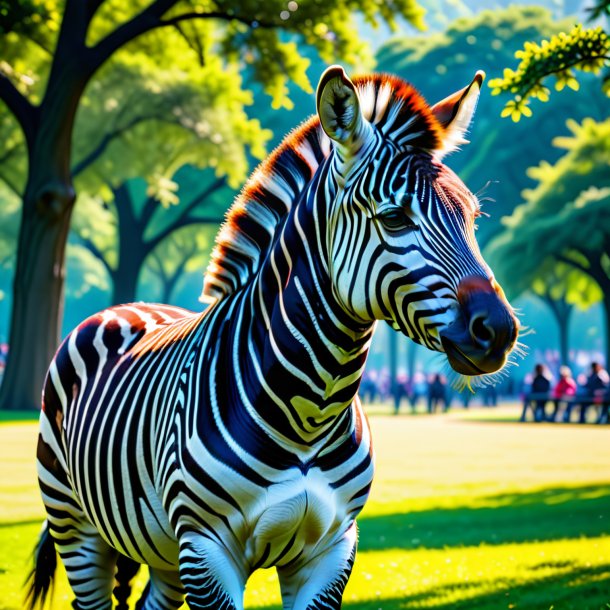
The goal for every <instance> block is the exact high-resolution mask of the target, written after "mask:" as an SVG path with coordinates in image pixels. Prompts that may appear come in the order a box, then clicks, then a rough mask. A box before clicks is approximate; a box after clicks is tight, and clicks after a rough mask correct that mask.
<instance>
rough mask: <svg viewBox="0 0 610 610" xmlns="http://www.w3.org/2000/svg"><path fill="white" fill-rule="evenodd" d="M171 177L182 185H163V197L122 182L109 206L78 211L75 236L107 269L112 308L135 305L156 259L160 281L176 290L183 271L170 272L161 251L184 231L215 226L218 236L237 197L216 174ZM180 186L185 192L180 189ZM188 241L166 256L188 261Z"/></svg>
mask: <svg viewBox="0 0 610 610" xmlns="http://www.w3.org/2000/svg"><path fill="white" fill-rule="evenodd" d="M172 178H175V179H177V180H178V182H174V181H173V180H172V181H169V179H168V181H166V183H164V184H162V186H163V189H164V191H165V192H164V193H161V192H159V190H158V189H151V187H150V186H148V187H147V185H146V184H145V183H144V181H143V180H130V181H128V182H123V183H121V184H119V185H117V186H116V187H110V190H111V192H112V199H111V200H110V201H109V202H105V201H102V200H100V199H99V198H98V199H97V200H93V201H90V202H88V205H83V206H80V209H79V208H77V210H76V213H75V216H74V223H73V228H74V231H75V233H76V234H77V235H78V237H79V240H80V243H82V245H83V246H85V247H86V248H87V249H88V250H89V251H90V252H91V253H92V254H93V255H94V256H95V257H96V258H97V259H98V260H99V261H100V262H101V263H102V265H103V266H104V268H105V270H106V272H107V274H108V276H109V278H110V283H111V288H112V295H111V303H112V304H119V303H130V302H132V301H135V300H136V290H137V285H138V279H139V278H140V275H141V272H142V269H143V266H144V264H145V261H147V259H149V257H151V255H153V254H155V257H154V260H157V261H158V264H155V263H153V265H155V269H156V270H157V271H158V276H159V277H160V278H161V279H162V282H164V283H165V284H166V288H165V290H166V291H170V292H171V290H172V288H171V287H169V286H168V285H167V284H168V283H170V284H172V285H175V283H176V282H177V281H178V279H179V275H180V269H179V268H178V269H173V270H171V263H170V264H169V265H168V264H162V263H161V259H160V257H161V256H162V255H161V254H160V253H159V252H157V249H158V248H159V247H160V246H161V245H162V244H164V242H165V241H166V240H168V239H169V238H170V237H171V236H172V235H173V234H174V233H175V232H176V231H179V230H180V229H183V228H185V227H190V226H198V227H199V228H201V226H202V225H210V226H211V227H212V229H213V230H214V231H215V230H216V228H217V227H218V225H219V224H220V223H221V222H222V219H223V214H224V211H225V210H226V209H227V207H228V204H229V202H230V201H231V200H232V198H233V195H234V192H235V191H234V190H233V189H231V188H230V187H229V186H228V184H227V179H226V178H224V177H220V178H217V177H216V176H215V175H214V173H213V172H212V171H207V172H201V171H199V172H195V171H194V170H193V168H184V169H182V171H180V172H178V175H177V176H175V177H174V176H172ZM179 184H180V185H181V186H182V187H183V188H182V189H180V190H179ZM156 186H159V184H157V185H156ZM183 190H184V191H186V194H184V195H182V192H181V191H183ZM160 201H161V202H160ZM99 227H101V228H102V230H99ZM191 237H193V235H192V234H191ZM183 240H184V238H183V237H182V239H179V238H177V239H174V240H172V241H171V243H172V244H173V246H174V248H173V249H172V248H171V247H165V251H164V254H163V256H166V255H167V254H168V253H172V254H174V255H176V256H178V258H183V257H184V256H186V253H187V252H188V251H189V247H188V246H187V244H184V243H183ZM191 243H194V244H196V243H197V240H196V239H192V241H191ZM194 255H195V252H193V253H192V254H191V256H190V257H187V258H186V259H184V258H183V260H182V263H181V264H182V267H185V266H186V264H187V262H188V260H189V258H192V257H193V256H194ZM178 267H180V265H178Z"/></svg>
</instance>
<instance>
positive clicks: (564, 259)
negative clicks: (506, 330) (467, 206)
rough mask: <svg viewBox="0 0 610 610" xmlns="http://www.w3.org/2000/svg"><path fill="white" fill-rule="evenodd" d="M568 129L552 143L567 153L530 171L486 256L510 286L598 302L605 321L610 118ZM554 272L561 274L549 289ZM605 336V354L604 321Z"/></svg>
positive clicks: (609, 300) (609, 288)
mask: <svg viewBox="0 0 610 610" xmlns="http://www.w3.org/2000/svg"><path fill="white" fill-rule="evenodd" d="M569 127H570V130H571V132H572V136H570V137H560V138H556V139H555V140H554V144H555V146H557V147H558V148H561V149H563V150H565V151H566V153H565V154H564V155H563V156H562V157H561V158H560V159H559V160H558V161H557V162H556V163H554V164H550V163H542V164H541V165H539V166H537V167H534V168H532V169H531V170H530V174H531V175H532V177H534V178H535V179H536V180H537V182H538V185H537V186H536V188H534V189H529V190H527V191H525V192H524V198H525V202H524V203H523V204H521V205H520V206H518V207H517V208H516V209H515V211H514V212H513V214H512V215H511V216H509V217H507V218H505V219H504V220H503V223H504V225H505V227H506V228H505V230H504V231H503V232H502V233H500V234H499V235H498V236H497V237H496V238H495V239H494V240H492V242H491V243H490V244H489V246H488V248H487V252H488V258H489V260H490V262H491V264H492V265H494V267H495V269H496V273H497V274H498V276H499V279H500V281H501V282H503V284H505V285H506V286H507V287H508V289H509V291H512V292H513V293H515V294H519V293H521V292H523V291H524V290H526V289H528V288H533V289H534V292H537V293H538V294H541V283H546V284H547V285H548V289H547V290H546V291H545V292H548V293H549V295H550V296H551V297H554V296H558V297H561V298H565V299H566V300H568V301H569V302H572V303H576V304H581V305H584V306H586V305H590V304H591V303H592V302H595V300H596V299H601V300H602V301H603V304H604V309H605V311H606V317H607V321H608V322H610V224H609V223H608V210H609V209H610V119H606V120H605V121H602V122H596V121H593V120H592V119H585V120H584V121H582V123H580V124H579V123H577V122H575V121H570V122H569ZM566 267H567V268H568V269H571V272H568V271H566ZM557 269H559V271H560V273H561V274H562V275H563V278H562V280H561V282H555V283H556V284H557V286H556V287H555V286H554V285H553V284H554V276H553V273H554V274H555V275H556V274H557V272H558V271H557ZM583 276H584V277H583ZM555 279H556V278H555ZM591 282H594V283H595V285H596V286H597V289H595V288H594V287H591V285H590V284H591ZM557 291H559V293H563V294H557ZM554 293H555V294H554ZM606 335H607V336H606V341H607V345H608V346H609V347H608V350H609V351H610V325H607V329H606Z"/></svg>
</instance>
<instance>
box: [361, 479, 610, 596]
mask: <svg viewBox="0 0 610 610" xmlns="http://www.w3.org/2000/svg"><path fill="white" fill-rule="evenodd" d="M481 503H482V504H483V506H482V507H480V508H472V507H457V508H452V509H446V508H439V509H431V510H426V511H419V512H407V513H399V514H391V515H380V516H375V517H362V518H360V519H359V520H358V525H359V530H360V539H359V543H358V548H359V549H361V550H367V551H370V550H385V549H406V550H411V549H419V548H428V549H442V548H446V547H451V546H478V545H479V544H505V543H510V542H517V543H518V542H533V541H547V540H559V539H563V538H580V537H593V536H600V535H604V534H609V533H610V485H597V486H595V485H590V486H584V487H557V488H549V489H543V490H540V491H536V492H530V493H524V494H503V495H496V496H488V497H486V498H482V500H481ZM609 601H610V600H609Z"/></svg>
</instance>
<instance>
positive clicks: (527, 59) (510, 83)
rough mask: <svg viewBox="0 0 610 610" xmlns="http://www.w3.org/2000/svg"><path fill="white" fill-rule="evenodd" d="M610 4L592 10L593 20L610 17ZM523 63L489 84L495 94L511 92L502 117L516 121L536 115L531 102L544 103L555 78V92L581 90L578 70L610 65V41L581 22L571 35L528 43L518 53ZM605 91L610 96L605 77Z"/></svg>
mask: <svg viewBox="0 0 610 610" xmlns="http://www.w3.org/2000/svg"><path fill="white" fill-rule="evenodd" d="M609 11H610V2H608V0H603V1H602V2H598V4H597V5H596V6H595V7H594V8H593V10H592V18H598V17H599V16H600V15H601V14H603V13H605V14H606V15H608V14H609ZM515 57H516V58H517V59H519V60H520V63H519V65H518V66H517V68H516V69H515V70H512V69H510V68H505V69H504V74H503V76H502V77H499V78H494V79H492V80H490V81H489V86H490V87H491V88H492V94H493V95H499V94H500V93H502V92H509V93H511V94H512V96H513V99H511V100H509V101H508V102H507V103H506V105H505V107H504V109H503V110H502V113H501V116H503V117H507V116H510V117H511V119H512V120H513V121H514V122H517V121H519V119H520V118H521V116H526V117H530V116H532V110H531V108H530V107H529V103H530V101H531V99H533V98H538V99H539V100H540V101H542V102H546V101H548V99H549V94H550V90H549V89H548V87H546V86H545V83H546V82H547V80H548V78H549V77H550V76H554V77H555V89H556V90H557V91H561V90H563V89H564V87H566V86H568V87H569V88H570V89H574V90H575V91H577V90H578V89H579V87H580V84H579V81H578V80H577V78H576V75H575V73H574V70H581V71H583V72H592V73H593V74H599V73H600V71H601V69H602V68H603V67H604V66H607V65H609V64H610V38H609V37H608V34H607V33H606V32H605V31H604V30H603V29H602V27H601V26H598V27H595V28H583V26H582V25H581V24H580V23H577V24H576V25H574V26H573V27H572V29H571V30H570V31H569V32H559V33H558V34H555V35H553V36H552V37H551V38H550V39H549V40H543V41H542V43H541V44H538V43H536V42H530V41H528V42H526V43H525V44H524V46H523V49H520V50H518V51H517V52H516V53H515ZM603 89H604V91H605V92H606V94H607V95H608V96H610V78H609V77H608V76H606V77H605V78H604V83H603Z"/></svg>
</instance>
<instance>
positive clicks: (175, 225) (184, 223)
mask: <svg viewBox="0 0 610 610" xmlns="http://www.w3.org/2000/svg"><path fill="white" fill-rule="evenodd" d="M226 182H227V179H226V178H224V177H222V178H218V179H217V180H216V181H215V182H213V183H212V184H211V185H210V186H208V187H207V188H206V189H204V190H203V191H202V192H201V193H199V195H197V196H196V197H194V198H193V199H192V200H191V201H189V203H188V204H187V205H185V206H184V208H183V209H182V211H181V213H180V214H179V215H178V216H177V218H176V219H175V220H174V222H172V223H171V224H169V225H168V226H167V227H165V229H163V231H161V232H160V233H158V234H157V235H155V237H153V238H152V239H151V240H149V241H148V242H147V244H146V245H147V248H148V251H149V252H150V251H152V250H154V249H155V248H156V247H157V246H158V245H159V244H160V243H161V242H162V241H163V240H164V239H166V238H167V237H168V236H169V235H170V234H171V233H173V232H174V231H176V230H177V229H182V228H183V227H188V226H190V225H194V224H214V223H215V224H220V223H221V222H222V218H221V219H218V218H213V217H201V218H200V219H193V218H188V215H189V214H190V213H191V212H192V211H193V210H194V209H195V208H196V207H197V206H198V205H199V204H200V203H201V202H202V201H204V200H205V199H207V198H208V197H209V196H210V195H211V194H212V193H215V192H216V191H217V190H218V189H220V188H222V187H223V186H224V185H225V184H226Z"/></svg>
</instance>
